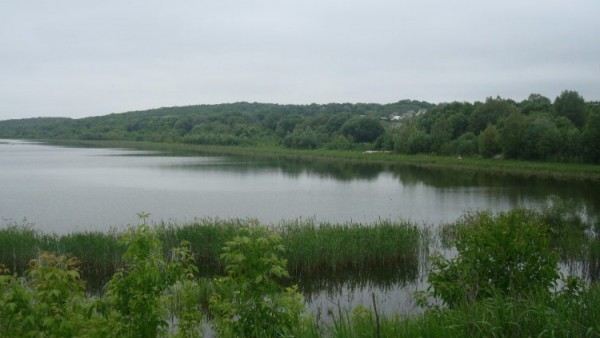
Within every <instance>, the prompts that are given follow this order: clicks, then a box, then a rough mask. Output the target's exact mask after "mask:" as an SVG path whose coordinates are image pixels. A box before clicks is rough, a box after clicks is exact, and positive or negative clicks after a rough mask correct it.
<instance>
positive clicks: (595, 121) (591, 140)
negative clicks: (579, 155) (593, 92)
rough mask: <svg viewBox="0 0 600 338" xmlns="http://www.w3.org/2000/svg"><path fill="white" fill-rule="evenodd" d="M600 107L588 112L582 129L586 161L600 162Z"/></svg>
mask: <svg viewBox="0 0 600 338" xmlns="http://www.w3.org/2000/svg"><path fill="white" fill-rule="evenodd" d="M599 110H600V109H596V110H595V111H592V112H591V113H590V116H589V119H588V122H587V124H586V126H585V129H584V131H583V145H584V155H585V158H586V160H587V161H589V162H593V163H600V111H599Z"/></svg>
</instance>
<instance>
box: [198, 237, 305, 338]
mask: <svg viewBox="0 0 600 338" xmlns="http://www.w3.org/2000/svg"><path fill="white" fill-rule="evenodd" d="M283 252H284V248H283V246H282V245H281V239H280V237H279V236H278V235H276V234H274V233H272V232H269V231H268V230H266V229H264V228H260V227H257V228H248V229H245V230H244V231H243V232H242V233H241V234H240V235H239V236H236V237H235V238H234V239H233V240H231V241H229V242H227V244H226V245H225V247H224V248H223V254H222V255H221V259H222V261H223V263H224V264H225V271H226V276H225V277H222V278H218V279H217V280H216V281H215V287H216V290H217V294H216V295H215V296H214V297H213V298H212V299H211V307H210V308H211V310H212V313H213V314H214V316H215V323H216V328H217V331H218V332H219V335H220V336H221V337H293V336H294V335H293V333H294V330H296V329H297V328H298V327H299V325H300V322H301V314H302V311H303V303H302V296H301V295H300V294H299V293H298V292H297V291H296V289H295V288H293V287H291V288H284V287H283V286H281V281H282V280H283V279H284V278H287V277H288V273H287V271H286V261H285V260H284V259H283V258H281V255H282V254H283Z"/></svg>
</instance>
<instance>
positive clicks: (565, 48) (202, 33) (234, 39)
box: [0, 0, 600, 119]
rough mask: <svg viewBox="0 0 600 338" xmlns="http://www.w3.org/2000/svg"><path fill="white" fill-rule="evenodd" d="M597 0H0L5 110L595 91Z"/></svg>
mask: <svg viewBox="0 0 600 338" xmlns="http://www.w3.org/2000/svg"><path fill="white" fill-rule="evenodd" d="M598 18H600V1H597V0H570V1H566V0H561V1H558V0H546V1H541V0H539V1H527V0H505V1H474V0H455V1H440V0H421V1H417V0H410V1H408V0H401V1H399V0H396V1H394V0H371V1H357V0H344V1H341V0H340V1H337V0H335V1H333V0H303V1H287V0H245V1H232V0H219V1H204V0H197V1H177V0H175V1H152V0H144V1H123V0H119V1H116V0H109V1H75V0H62V1H44V0H38V1H33V0H19V1H3V2H1V3H0V119H7V118H20V117H32V116H72V117H81V116H89V115H98V114H105V113H110V112H122V111H127V110H134V109H143V108H152V107H160V106H172V105H187V104H198V103H221V102H234V101H260V102H276V103H311V102H317V103H325V102H393V101H397V100H399V99H403V98H412V99H420V100H428V101H433V102H441V101H452V100H459V101H462V100H483V99H485V97H487V96H495V95H501V96H506V97H511V98H514V99H522V98H524V97H526V96H527V95H528V94H529V93H531V92H536V93H541V94H544V95H547V96H549V97H551V98H554V97H555V96H556V95H558V94H559V93H560V91H561V90H562V89H575V90H578V91H579V92H580V93H581V94H582V95H583V96H584V97H585V98H586V99H589V100H592V99H593V100H598V99H600V19H598Z"/></svg>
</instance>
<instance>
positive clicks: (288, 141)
mask: <svg viewBox="0 0 600 338" xmlns="http://www.w3.org/2000/svg"><path fill="white" fill-rule="evenodd" d="M283 145H284V146H286V147H288V148H299V149H315V148H318V147H319V146H320V145H321V141H320V140H319V136H318V135H317V133H315V132H314V131H313V130H312V129H310V128H303V129H298V128H296V129H294V131H293V132H292V133H290V134H288V135H287V136H286V137H285V138H284V139H283Z"/></svg>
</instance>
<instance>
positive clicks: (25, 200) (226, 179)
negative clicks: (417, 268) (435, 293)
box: [0, 140, 600, 233]
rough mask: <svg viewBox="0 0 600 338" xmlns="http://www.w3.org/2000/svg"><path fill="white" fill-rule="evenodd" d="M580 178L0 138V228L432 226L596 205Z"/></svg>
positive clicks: (598, 196)
mask: <svg viewBox="0 0 600 338" xmlns="http://www.w3.org/2000/svg"><path fill="white" fill-rule="evenodd" d="M599 188H600V187H598V186H597V185H596V186H594V185H590V184H583V183H580V182H575V183H565V182H554V181H547V180H537V179H515V178H514V177H493V176H486V175H482V174H474V173H470V174H469V173H468V174H459V173H457V172H455V171H440V170H435V171H432V170H425V169H417V168H407V167H404V168H395V169H392V168H386V167H384V166H380V165H349V164H323V163H308V162H306V161H271V160H255V159H245V158H236V157H219V156H193V157H190V156H188V157H186V156H172V155H165V154H159V153H152V152H142V151H135V150H125V149H97V148H69V147H58V146H50V145H43V144H35V143H29V142H22V141H6V140H4V141H1V142H0V225H6V224H11V223H23V220H24V219H26V221H27V222H28V223H33V224H34V225H35V227H36V228H38V229H42V230H45V231H53V232H59V233H64V232H70V231H76V230H91V229H100V230H102V229H108V228H110V227H123V226H125V225H127V224H135V223H137V216H136V214H137V213H138V212H141V211H145V212H149V213H150V214H151V220H152V221H156V222H159V221H179V222H185V221H191V220H193V219H194V218H198V217H220V218H232V217H234V218H257V219H258V220H260V221H262V222H268V223H276V222H278V221H280V220H289V219H295V218H299V217H302V218H315V219H317V220H319V221H335V222H344V221H360V222H369V221H374V220H377V219H380V218H386V219H399V218H402V219H410V220H414V221H416V222H419V223H427V224H439V223H441V222H449V221H453V220H455V219H456V218H457V217H459V216H460V215H461V214H463V213H464V212H465V211H469V210H480V209H490V210H495V211H499V210H506V209H510V208H514V207H519V206H527V207H535V206H539V205H542V204H544V203H545V202H546V201H547V199H548V197H549V196H551V195H558V196H560V197H562V198H567V199H575V200H577V202H578V203H580V204H582V205H584V206H585V207H587V209H588V210H589V211H590V212H595V211H596V210H598V209H599V205H598V204H599V200H600V189H599Z"/></svg>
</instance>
